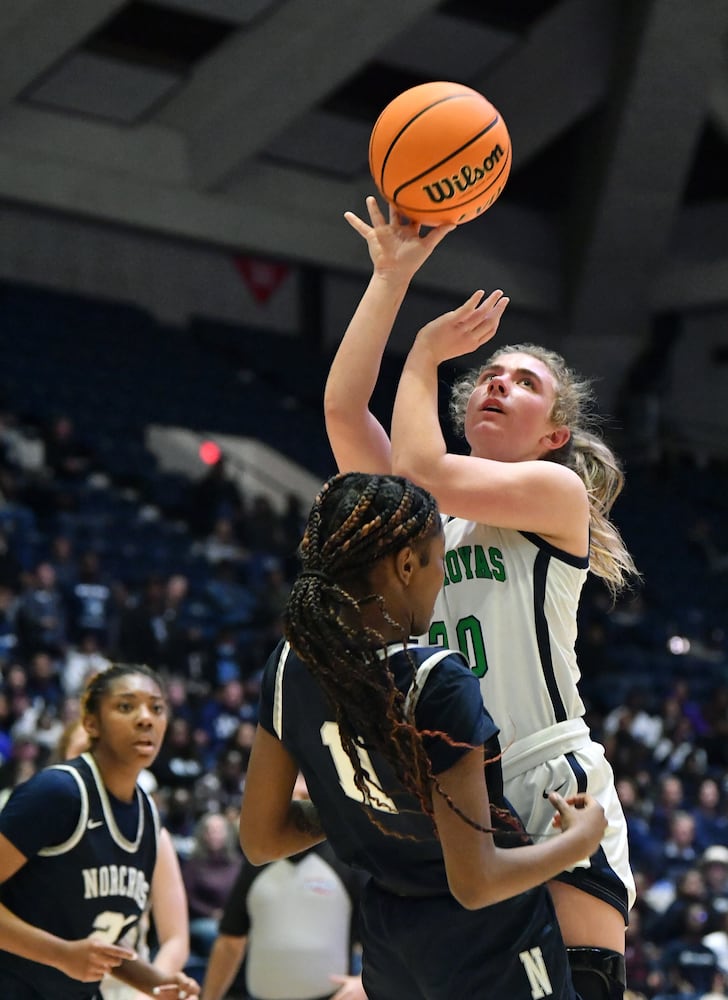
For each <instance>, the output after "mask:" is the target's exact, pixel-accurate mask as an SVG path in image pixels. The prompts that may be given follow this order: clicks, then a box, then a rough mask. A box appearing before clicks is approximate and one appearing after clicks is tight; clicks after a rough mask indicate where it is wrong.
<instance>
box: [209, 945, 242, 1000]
mask: <svg viewBox="0 0 728 1000" xmlns="http://www.w3.org/2000/svg"><path fill="white" fill-rule="evenodd" d="M246 941H247V938H246V937H233V936H232V935H229V934H221V935H220V936H219V937H218V939H217V940H216V941H215V944H214V945H213V948H212V952H211V954H210V958H209V961H208V963H207V970H206V972H205V981H204V982H203V984H202V991H201V993H200V1000H222V998H223V997H224V996H225V995H226V994H227V991H228V990H229V989H230V986H231V985H232V982H233V980H234V979H235V976H236V974H237V971H238V969H239V968H240V965H241V963H242V961H243V956H244V955H245V945H246Z"/></svg>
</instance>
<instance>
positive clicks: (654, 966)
mask: <svg viewBox="0 0 728 1000" xmlns="http://www.w3.org/2000/svg"><path fill="white" fill-rule="evenodd" d="M659 958H660V952H659V949H658V948H657V946H656V945H655V944H653V943H652V942H651V941H648V940H645V938H644V936H643V933H642V906H641V904H640V901H639V899H638V900H637V903H636V904H635V906H633V907H632V909H631V910H630V914H629V924H628V925H627V927H626V930H625V950H624V962H625V966H626V970H627V982H628V983H629V985H630V988H631V989H633V990H637V991H638V992H639V993H642V994H643V995H644V996H646V997H651V996H654V994H655V993H657V992H659V990H660V989H661V988H662V985H663V979H662V973H661V972H660V968H659Z"/></svg>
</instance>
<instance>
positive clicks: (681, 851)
mask: <svg viewBox="0 0 728 1000" xmlns="http://www.w3.org/2000/svg"><path fill="white" fill-rule="evenodd" d="M695 837H696V825H695V820H694V818H693V816H692V814H691V813H689V812H687V811H685V810H678V812H676V813H675V814H674V815H673V816H672V817H671V819H670V826H669V833H668V836H667V839H666V841H665V843H664V845H663V848H662V851H661V852H660V853H659V855H658V856H657V859H656V869H657V876H658V877H659V878H666V879H668V880H669V881H670V882H675V881H676V880H677V879H678V878H680V876H681V875H682V874H683V873H684V872H685V871H687V869H688V868H692V867H694V866H695V865H697V863H698V858H699V857H700V850H699V848H698V845H697V841H696V839H695Z"/></svg>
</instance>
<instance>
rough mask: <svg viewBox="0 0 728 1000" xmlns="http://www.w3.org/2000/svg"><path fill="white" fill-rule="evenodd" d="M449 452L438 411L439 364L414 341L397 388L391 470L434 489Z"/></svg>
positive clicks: (393, 420)
mask: <svg viewBox="0 0 728 1000" xmlns="http://www.w3.org/2000/svg"><path fill="white" fill-rule="evenodd" d="M446 454H447V446H446V443H445V438H444V437H443V434H442V428H441V426H440V418H439V414H438V366H437V363H436V361H435V359H434V358H433V357H432V356H431V355H430V353H429V352H428V351H427V350H426V348H423V347H421V346H420V345H418V344H415V345H414V346H413V348H412V350H411V351H410V353H409V356H408V357H407V360H406V362H405V365H404V368H403V370H402V375H401V377H400V380H399V385H398V387H397V395H396V397H395V401H394V410H393V413H392V472H394V473H395V474H396V475H400V476H406V477H408V478H410V479H412V480H414V482H416V483H418V484H419V485H420V486H423V487H425V488H427V489H431V488H432V487H431V482H432V477H433V473H435V474H436V473H437V463H438V461H439V460H440V459H442V458H444V457H445V455H446Z"/></svg>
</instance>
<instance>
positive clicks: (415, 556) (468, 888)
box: [240, 473, 605, 1000]
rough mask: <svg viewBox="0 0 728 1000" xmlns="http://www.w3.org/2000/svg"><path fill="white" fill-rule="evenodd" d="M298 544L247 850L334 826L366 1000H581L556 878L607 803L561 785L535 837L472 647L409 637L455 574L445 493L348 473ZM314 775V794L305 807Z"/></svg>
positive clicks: (329, 831)
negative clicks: (354, 902)
mask: <svg viewBox="0 0 728 1000" xmlns="http://www.w3.org/2000/svg"><path fill="white" fill-rule="evenodd" d="M300 555H301V561H302V570H301V572H300V573H299V575H298V577H297V579H296V580H295V582H294V584H293V587H292V589H291V593H290V597H289V601H288V604H287V608H286V616H285V635H286V638H285V640H284V641H282V642H281V643H280V644H279V646H278V648H277V649H276V650H275V651H274V653H273V654H272V656H271V657H270V659H269V660H268V663H267V665H266V667H265V670H264V674H263V682H262V692H261V704H260V720H259V724H258V728H257V731H256V736H255V741H254V745H253V750H252V753H251V758H250V764H249V769H248V774H247V780H246V786H245V792H244V795H243V803H242V810H241V816H240V840H241V845H242V847H243V851H244V852H245V854H246V856H247V857H248V859H249V860H250V861H251V862H252V863H253V864H264V863H267V862H270V861H274V860H277V859H279V858H283V857H288V856H290V855H292V854H296V853H298V852H299V851H302V850H305V849H307V848H309V847H311V846H312V845H313V844H316V843H318V842H319V841H321V840H323V839H324V838H325V837H327V838H328V840H329V842H330V844H331V846H332V848H333V849H334V851H335V853H336V854H337V855H338V857H339V858H340V859H341V860H342V861H344V862H346V863H348V864H350V865H352V866H354V867H356V868H359V869H362V870H363V871H365V872H366V873H368V875H369V876H370V877H369V879H368V882H367V885H366V887H365V890H364V894H363V899H362V903H361V924H362V929H361V939H362V944H363V960H364V965H363V983H364V989H365V991H366V994H367V996H368V997H369V1000H424V998H427V1000H453V997H474V998H475V997H485V996H486V995H487V996H493V997H506V996H508V997H510V998H512V1000H532V998H533V997H534V996H540V997H555V998H560V1000H574V997H575V993H574V990H573V986H572V983H571V977H570V972H569V967H568V962H567V958H566V951H565V948H564V945H563V941H562V938H561V934H560V931H559V929H558V923H557V921H556V919H555V915H554V912H553V906H552V902H551V898H550V896H549V894H548V891H547V890H546V889H545V887H544V886H543V884H542V883H544V882H545V881H546V880H547V879H549V878H551V877H553V876H554V875H555V874H557V873H558V872H559V871H561V870H562V868H564V867H565V866H567V865H569V864H573V863H575V862H576V861H577V860H578V859H580V858H582V857H585V856H588V855H589V854H590V853H591V851H593V850H594V849H595V848H596V846H597V845H598V843H599V840H600V838H601V837H602V834H603V832H604V823H605V820H604V814H603V811H602V809H601V806H599V805H598V804H597V803H596V802H595V801H594V800H593V799H592V798H591V797H589V796H575V797H573V798H571V799H570V800H568V801H567V800H565V799H564V798H563V797H562V796H561V795H559V794H558V793H556V792H553V791H550V792H548V799H549V802H550V805H551V808H552V815H553V817H554V818H553V822H554V824H555V825H556V826H557V827H559V828H560V829H561V834H560V836H557V837H549V838H546V839H545V840H543V841H539V842H537V843H530V841H529V838H528V835H527V833H526V832H525V831H524V829H523V827H522V825H521V824H520V822H519V820H518V817H517V816H516V814H515V813H514V812H513V811H512V810H511V808H510V807H509V805H508V803H507V801H506V800H505V798H504V797H503V794H502V787H501V774H500V748H499V745H498V730H497V727H496V726H495V724H494V723H493V721H492V719H491V718H490V716H489V715H488V712H487V710H486V708H485V707H484V705H483V700H482V696H481V693H480V688H479V685H478V681H477V678H476V677H475V676H474V675H473V674H472V673H471V671H470V670H469V669H468V667H467V664H466V662H465V660H464V659H463V657H462V655H461V654H460V653H458V652H453V651H451V650H447V649H442V648H441V647H439V646H438V647H433V648H426V647H422V646H418V645H417V644H414V645H410V644H409V642H408V636H410V635H411V634H417V633H419V632H422V631H424V629H425V628H426V626H427V624H428V622H429V620H430V617H431V615H432V609H433V605H434V602H435V598H436V596H437V594H438V592H439V590H440V588H441V587H442V583H443V557H444V538H443V533H442V527H441V521H440V516H439V513H438V509H437V505H436V503H435V501H434V498H433V497H432V496H431V495H430V494H429V493H427V492H426V491H425V490H422V489H421V488H419V487H417V486H414V485H413V484H412V483H411V482H409V481H408V480H406V479H403V478H400V477H397V476H375V475H367V474H363V473H347V474H344V475H339V476H335V477H334V478H333V479H331V480H329V481H328V482H327V483H326V484H324V486H323V488H322V490H321V492H320V493H319V495H318V497H317V498H316V500H315V502H314V505H313V507H312V510H311V512H310V515H309V519H308V524H307V527H306V531H305V534H304V537H303V540H302V542H301V546H300ZM484 760H485V766H484ZM299 769H300V770H301V771H302V772H303V774H304V776H305V778H306V783H307V785H308V789H309V794H310V796H311V801H310V802H300V801H292V791H293V787H294V783H295V780H296V776H297V774H298V771H299ZM554 810H555V813H554Z"/></svg>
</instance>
